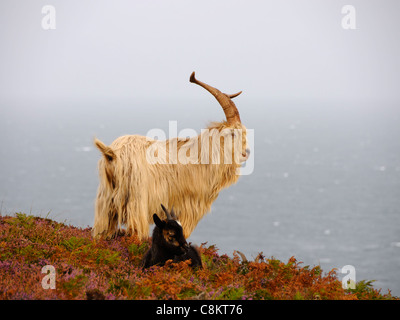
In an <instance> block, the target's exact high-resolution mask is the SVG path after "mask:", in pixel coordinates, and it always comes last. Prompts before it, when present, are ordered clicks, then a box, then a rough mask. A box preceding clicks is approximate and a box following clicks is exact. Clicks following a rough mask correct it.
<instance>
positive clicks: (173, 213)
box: [171, 206, 178, 220]
mask: <svg viewBox="0 0 400 320" xmlns="http://www.w3.org/2000/svg"><path fill="white" fill-rule="evenodd" d="M171 217H172V218H173V219H175V220H177V219H178V217H177V216H176V213H175V211H174V206H172V208H171Z"/></svg>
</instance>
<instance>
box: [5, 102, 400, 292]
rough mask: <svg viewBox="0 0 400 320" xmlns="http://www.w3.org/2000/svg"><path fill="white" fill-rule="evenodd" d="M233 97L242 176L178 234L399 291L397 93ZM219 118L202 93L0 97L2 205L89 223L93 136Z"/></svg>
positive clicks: (192, 125) (94, 179)
mask: <svg viewBox="0 0 400 320" xmlns="http://www.w3.org/2000/svg"><path fill="white" fill-rule="evenodd" d="M168 100H169V101H168ZM166 101H168V102H166ZM237 105H238V108H239V111H240V115H241V119H242V123H244V124H245V125H246V127H247V128H248V129H252V130H254V135H253V136H254V139H252V150H251V157H250V158H249V160H248V163H247V164H245V166H246V167H245V168H243V169H246V170H245V171H246V175H242V176H240V177H239V180H238V182H237V183H236V184H235V185H232V186H230V187H229V188H227V189H224V190H223V191H221V193H220V195H219V197H218V199H217V200H216V201H215V202H214V203H213V205H212V210H211V212H210V213H209V214H207V215H206V216H205V217H204V218H203V219H202V220H201V221H200V222H199V224H198V226H197V228H196V229H195V230H194V232H193V233H192V235H191V236H190V238H189V239H188V241H190V242H192V243H193V244H197V245H200V244H202V243H207V245H215V246H216V247H217V248H218V249H219V253H220V254H227V255H228V256H233V254H234V251H240V252H241V253H243V254H244V255H245V256H246V258H247V259H248V260H252V259H255V258H256V256H257V255H258V253H262V254H263V255H264V256H265V257H266V258H271V257H274V258H276V259H280V260H282V261H284V262H287V260H288V259H289V258H290V257H292V256H294V257H295V258H296V259H297V261H299V262H302V264H301V265H302V266H306V265H308V266H310V267H312V266H317V265H319V266H321V268H322V270H323V271H325V272H328V271H329V270H331V269H333V268H336V271H337V273H338V277H339V279H343V277H345V276H346V275H347V273H346V272H345V269H346V268H343V267H345V266H349V265H350V266H352V267H353V268H354V269H353V270H354V272H353V274H352V277H355V280H356V281H357V282H358V281H361V280H375V281H374V282H373V286H374V288H381V289H382V291H381V292H382V293H387V290H388V289H390V290H391V293H392V295H397V296H400V103H398V102H393V101H305V100H301V101H296V100H294V99H293V100H290V99H288V100H287V101H274V100H262V99H260V100H251V99H248V98H246V97H243V98H240V102H239V98H238V101H237ZM223 118H224V115H223V112H222V110H221V109H220V108H219V106H218V105H217V104H216V102H215V101H214V100H212V98H211V99H209V100H204V101H201V102H200V101H198V102H193V101H190V100H189V99H188V100H185V99H177V98H176V99H175V98H174V97H171V98H170V99H166V98H165V97H163V98H161V97H160V98H154V99H150V100H146V101H144V100H138V99H134V98H132V99H126V100H119V99H112V98H108V99H87V98H82V99H50V98H49V99H46V98H40V99H39V98H37V99H33V100H31V99H25V100H24V99H22V98H21V99H19V100H18V101H16V100H9V101H6V100H4V99H3V100H2V101H0V213H1V214H2V215H10V214H14V213H15V212H25V213H28V214H34V215H38V216H42V217H48V218H51V219H54V220H56V221H60V222H65V223H67V224H71V225H75V226H79V227H91V226H92V225H93V220H94V200H95V196H96V189H97V186H98V173H97V161H98V160H99V159H100V153H99V152H98V150H97V149H96V148H94V146H93V139H94V137H97V138H99V139H100V140H102V141H104V142H105V143H106V144H110V143H111V142H112V141H113V140H114V139H116V138H117V137H119V136H121V135H125V134H141V135H147V134H148V132H149V131H150V130H152V129H161V130H163V131H164V132H165V135H166V137H173V136H174V135H173V133H174V132H172V133H171V132H169V131H170V127H171V121H172V122H173V123H176V124H177V133H178V135H180V133H179V132H180V131H182V130H183V129H187V128H189V129H193V130H195V131H196V132H197V133H200V129H202V128H205V127H206V125H207V124H208V123H209V122H210V121H219V120H222V119H223ZM182 132H183V133H187V131H182ZM171 134H172V135H171ZM175 134H176V133H175ZM342 269H343V270H342ZM342 271H343V273H342Z"/></svg>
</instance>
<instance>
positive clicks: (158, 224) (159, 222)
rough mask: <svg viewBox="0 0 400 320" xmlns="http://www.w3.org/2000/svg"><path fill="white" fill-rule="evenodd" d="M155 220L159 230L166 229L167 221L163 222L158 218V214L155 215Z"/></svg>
mask: <svg viewBox="0 0 400 320" xmlns="http://www.w3.org/2000/svg"><path fill="white" fill-rule="evenodd" d="M153 220H154V223H155V224H156V226H157V227H159V228H161V229H162V228H164V226H165V221H162V220H161V219H160V218H159V217H158V215H157V214H153Z"/></svg>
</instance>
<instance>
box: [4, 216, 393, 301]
mask: <svg viewBox="0 0 400 320" xmlns="http://www.w3.org/2000/svg"><path fill="white" fill-rule="evenodd" d="M90 231H91V229H90V228H86V229H82V228H77V227H74V226H70V225H66V224H64V223H58V222H55V221H53V220H50V219H47V218H40V217H34V216H32V215H26V214H23V213H16V214H15V216H1V217H0V299H1V300H4V299H223V300H226V299H232V300H237V299H290V300H292V299H295V300H305V299H340V300H342V299H346V300H350V299H351V300H357V299H358V300H370V299H398V298H396V297H393V296H392V295H391V294H390V291H388V293H386V294H382V293H381V290H377V289H374V288H373V286H372V281H366V280H365V281H360V282H358V283H357V284H356V288H355V289H348V290H345V289H343V288H342V284H341V282H340V281H339V279H338V278H337V275H336V271H335V270H330V271H329V272H327V273H324V272H323V271H322V270H321V268H320V267H319V266H315V267H309V266H305V267H302V266H301V263H300V262H298V261H297V260H296V259H295V258H294V257H292V258H290V259H289V261H288V262H282V261H280V260H277V259H274V258H273V257H271V258H265V257H264V256H262V255H261V254H260V255H259V256H258V258H257V261H242V260H241V258H240V257H239V256H238V255H237V254H236V253H234V255H233V257H228V256H227V255H225V254H223V255H220V254H219V253H218V249H217V248H216V247H215V246H213V245H211V246H207V244H202V245H201V247H200V252H201V256H202V260H203V269H200V270H192V269H191V268H190V267H189V266H188V263H187V262H180V263H178V264H174V263H167V264H166V265H165V266H164V267H152V268H149V269H148V270H144V271H143V270H142V269H141V268H140V261H141V259H142V257H143V255H144V253H145V252H146V250H147V249H148V248H149V245H150V244H149V242H148V241H144V242H141V241H139V240H138V239H137V238H136V237H130V236H118V237H117V238H115V239H112V240H108V241H106V240H98V241H94V240H93V239H92V237H91V235H90ZM46 265H52V266H54V268H55V270H56V288H55V289H44V288H43V287H42V279H43V278H44V277H45V276H46V274H43V273H41V270H42V268H43V267H44V266H46Z"/></svg>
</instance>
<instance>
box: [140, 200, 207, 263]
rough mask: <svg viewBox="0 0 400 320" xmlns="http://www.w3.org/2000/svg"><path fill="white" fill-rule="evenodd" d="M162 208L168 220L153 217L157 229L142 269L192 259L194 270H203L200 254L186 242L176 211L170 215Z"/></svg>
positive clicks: (144, 258) (155, 215)
mask: <svg viewBox="0 0 400 320" xmlns="http://www.w3.org/2000/svg"><path fill="white" fill-rule="evenodd" d="M161 207H162V209H163V210H164V212H165V214H166V215H167V219H166V220H161V219H160V218H159V217H158V216H157V214H154V215H153V220H154V223H155V227H154V230H153V239H152V244H151V248H150V249H149V250H148V251H147V252H146V254H145V255H144V257H143V260H142V267H143V268H148V267H151V266H153V265H158V266H163V265H164V264H165V262H166V261H167V260H170V259H171V260H172V261H173V262H179V261H185V260H189V259H190V260H191V261H192V262H191V264H190V266H191V267H192V268H196V267H199V268H201V267H202V264H201V257H200V254H199V252H198V250H197V249H196V248H195V247H194V246H192V245H189V244H188V243H187V242H186V239H185V237H184V236H183V229H182V226H181V224H180V222H179V221H178V220H177V218H176V215H175V213H174V210H173V209H172V210H171V213H169V212H168V210H167V209H166V208H165V207H164V206H163V205H161Z"/></svg>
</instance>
